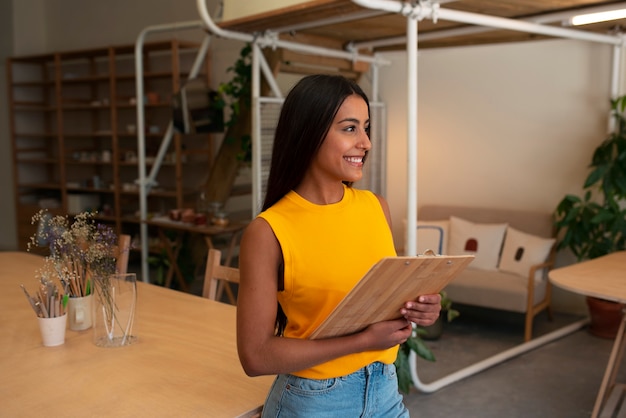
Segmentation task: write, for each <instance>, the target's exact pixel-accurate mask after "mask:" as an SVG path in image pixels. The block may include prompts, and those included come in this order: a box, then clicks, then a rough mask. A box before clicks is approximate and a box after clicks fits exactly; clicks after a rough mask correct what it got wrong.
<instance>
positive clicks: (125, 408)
mask: <svg viewBox="0 0 626 418" xmlns="http://www.w3.org/2000/svg"><path fill="white" fill-rule="evenodd" d="M42 262H43V259H42V258H41V257H38V256H35V255H32V254H29V253H18V252H0V306H1V307H2V309H1V310H0V330H2V332H1V333H0V415H1V416H10V417H17V416H29V417H30V416H40V417H44V416H46V417H56V416H59V417H61V416H63V417H79V416H90V417H91V416H92V417H116V418H117V417H144V416H150V417H237V416H250V415H253V414H254V413H256V412H257V411H258V409H259V407H260V406H261V405H262V404H263V402H264V400H265V396H266V395H267V393H268V391H269V387H270V385H271V383H272V381H273V376H263V377H255V378H250V377H248V376H246V375H245V373H244V372H243V369H242V368H241V365H240V363H239V359H238V357H237V351H236V343H235V313H236V310H235V307H233V306H231V305H227V304H223V303H219V302H214V301H211V300H208V299H204V298H201V297H199V296H193V295H190V294H187V293H183V292H179V291H175V290H171V289H167V288H163V287H159V286H155V285H151V284H148V283H143V282H138V283H137V286H138V289H137V293H138V301H137V318H136V333H137V337H138V339H137V341H136V342H135V343H134V344H132V345H130V346H126V347H119V348H101V347H96V346H95V345H94V344H93V342H92V333H91V329H89V330H86V331H81V332H76V331H70V330H67V333H66V339H65V344H63V345H61V346H58V347H44V346H43V345H42V341H41V336H40V334H39V328H38V326H37V321H36V317H35V314H34V312H33V310H32V309H31V307H30V306H29V304H28V301H27V300H26V298H25V296H24V293H23V292H22V289H21V288H20V284H24V286H26V288H27V289H28V290H29V291H30V290H31V289H32V290H34V289H36V288H37V282H36V280H35V272H36V270H37V269H38V268H39V267H40V266H41V265H42Z"/></svg>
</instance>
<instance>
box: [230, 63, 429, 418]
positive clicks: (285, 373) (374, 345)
mask: <svg viewBox="0 0 626 418" xmlns="http://www.w3.org/2000/svg"><path fill="white" fill-rule="evenodd" d="M369 129H370V110H369V102H368V99H367V96H366V95H365V94H364V93H363V91H362V89H361V88H360V87H359V86H358V85H357V84H356V83H354V82H352V81H350V80H348V79H346V78H344V77H341V76H330V75H314V76H308V77H305V78H303V79H302V80H301V81H300V82H299V83H297V84H296V86H295V87H294V88H293V89H292V91H291V92H290V93H289V95H288V96H287V98H286V99H285V102H284V104H283V107H282V111H281V114H280V118H279V121H278V125H277V127H276V134H275V138H274V148H273V153H272V161H271V167H270V175H269V179H268V185H267V194H266V196H265V202H264V205H263V212H262V213H261V214H260V215H259V216H258V217H257V218H256V219H254V220H253V221H252V222H251V223H250V225H249V226H248V228H247V229H246V231H245V233H244V235H243V237H242V240H241V250H240V258H239V267H240V273H241V281H240V287H239V294H238V319H237V341H238V344H237V345H238V351H239V358H240V360H241V363H242V365H243V368H244V370H245V371H246V373H248V374H249V375H265V374H277V375H278V376H277V378H276V381H275V384H274V386H273V388H272V390H271V392H270V394H269V396H268V398H267V401H266V404H265V407H264V409H263V416H281V414H285V415H287V416H293V415H294V414H295V412H296V411H297V414H298V416H311V417H316V418H317V417H321V416H337V415H346V416H361V415H363V414H364V413H365V411H368V414H370V416H376V417H406V416H408V411H407V410H406V408H405V407H404V405H403V403H402V396H401V395H400V394H399V392H398V383H397V378H396V370H395V366H394V361H395V359H396V356H397V352H398V346H399V344H401V343H403V342H405V341H406V340H407V338H409V337H410V336H411V333H412V326H411V322H413V323H416V324H418V325H430V324H432V323H433V322H434V321H435V320H436V319H437V317H438V316H439V310H440V296H439V295H438V294H436V295H415V297H414V300H410V301H407V302H406V303H405V305H404V306H403V307H402V308H401V309H399V312H398V316H401V318H400V319H396V320H390V321H382V322H378V323H376V324H373V325H371V326H369V327H367V328H366V329H365V330H363V331H360V332H357V333H353V334H350V335H344V336H339V337H333V338H325V339H311V338H310V336H311V334H312V333H313V331H314V330H315V329H316V328H317V327H318V325H319V324H321V323H322V322H323V321H324V320H325V319H326V317H327V316H328V315H329V314H330V313H331V312H332V311H333V309H334V308H335V307H336V306H337V304H338V303H339V302H340V301H341V300H342V299H343V298H344V297H345V295H346V294H348V293H349V292H350V291H351V290H352V289H353V288H354V286H355V284H356V283H357V282H358V281H359V279H360V278H361V277H362V276H363V275H364V274H365V273H366V272H367V271H368V270H369V269H370V267H371V266H372V265H374V264H375V263H376V262H378V261H379V260H380V259H382V258H384V257H389V256H395V255H396V252H395V248H394V244H393V238H392V234H391V229H390V216H389V208H388V205H387V202H386V200H385V199H384V198H383V197H381V196H378V195H376V194H374V193H372V192H370V191H367V190H358V189H355V188H352V187H351V185H352V183H353V182H355V181H357V180H360V179H361V178H362V176H363V165H364V163H365V161H366V157H367V154H368V152H369V151H370V149H371V142H370V138H369ZM364 226H366V227H364ZM418 296H419V298H418ZM369 392H371V393H369ZM374 392H375V393H374ZM372 411H373V413H372Z"/></svg>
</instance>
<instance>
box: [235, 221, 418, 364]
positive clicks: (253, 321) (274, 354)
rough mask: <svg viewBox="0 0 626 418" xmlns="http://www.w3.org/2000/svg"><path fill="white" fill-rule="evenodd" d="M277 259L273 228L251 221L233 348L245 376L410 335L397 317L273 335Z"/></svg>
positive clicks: (404, 322) (400, 340)
mask: <svg viewBox="0 0 626 418" xmlns="http://www.w3.org/2000/svg"><path fill="white" fill-rule="evenodd" d="M280 262H281V251H280V246H279V244H278V241H277V240H276V237H275V236H274V233H273V231H272V229H271V228H270V226H269V225H268V224H267V222H266V221H265V220H263V219H260V218H258V219H255V220H254V221H253V222H252V223H251V224H250V225H249V226H248V228H246V231H245V233H244V235H243V237H242V240H241V251H240V258H239V268H240V272H241V279H240V285H239V293H238V302H237V349H238V352H239V358H240V361H241V364H242V366H243V368H244V370H245V372H246V373H247V374H248V375H250V376H256V375H263V374H278V373H292V372H295V371H298V370H303V369H306V368H309V367H312V366H314V365H317V364H321V363H323V362H326V361H329V360H332V359H335V358H337V357H341V356H344V355H347V354H351V353H356V352H361V351H366V350H380V349H386V348H390V347H393V346H395V345H397V344H401V343H403V342H404V341H406V339H407V338H408V337H409V336H410V335H411V327H410V323H409V322H408V321H407V320H405V319H399V320H394V321H385V322H380V323H378V324H374V325H372V326H370V327H368V328H367V329H366V330H364V331H362V332H359V333H356V334H353V335H349V336H345V337H337V338H328V339H322V340H305V339H295V338H285V337H276V336H275V335H274V325H275V320H276V310H277V303H278V301H277V291H278V289H277V287H278V285H277V283H278V276H277V274H278V273H277V272H278V266H279V264H280Z"/></svg>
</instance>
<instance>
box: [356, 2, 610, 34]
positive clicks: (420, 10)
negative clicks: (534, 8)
mask: <svg viewBox="0 0 626 418" xmlns="http://www.w3.org/2000/svg"><path fill="white" fill-rule="evenodd" d="M352 2H353V3H355V4H357V5H359V6H361V7H365V8H368V9H376V10H385V11H388V12H392V13H400V14H403V15H405V16H414V17H420V18H421V17H428V18H430V19H433V20H434V19H442V20H450V21H453V22H461V23H469V24H473V25H479V26H489V27H492V28H498V29H506V30H514V31H519V32H527V33H536V34H539V35H546V36H554V37H559V38H568V39H578V40H583V41H590V42H599V43H605V44H612V45H620V44H621V43H622V40H621V38H618V37H615V36H610V35H602V34H597V33H592V32H585V31H582V30H574V29H567V28H558V27H555V26H545V25H539V24H536V23H532V22H525V21H521V20H514V19H507V18H503V17H495V16H486V15H480V14H478V13H470V12H463V11H460V10H451V9H445V8H441V7H439V5H435V6H432V5H431V4H428V3H424V4H418V5H416V6H410V5H409V4H407V3H400V2H395V1H389V0H352Z"/></svg>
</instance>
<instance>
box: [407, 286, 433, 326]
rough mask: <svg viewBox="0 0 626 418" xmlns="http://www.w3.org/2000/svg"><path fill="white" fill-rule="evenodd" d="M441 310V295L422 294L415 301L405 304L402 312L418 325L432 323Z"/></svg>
mask: <svg viewBox="0 0 626 418" xmlns="http://www.w3.org/2000/svg"><path fill="white" fill-rule="evenodd" d="M440 311H441V295H439V294H438V293H437V294H434V295H422V296H420V297H418V298H417V299H416V300H414V301H410V302H407V303H405V304H404V307H403V308H402V309H400V313H401V314H402V315H403V316H404V317H405V318H406V319H407V320H409V321H411V322H414V323H415V324H416V325H421V326H424V327H426V326H428V325H432V324H433V323H434V322H435V321H436V320H437V318H439V312H440Z"/></svg>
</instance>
